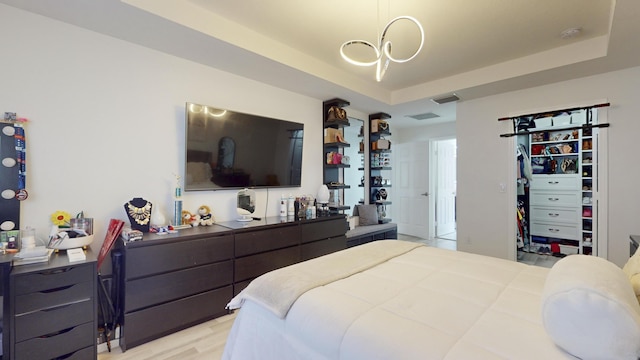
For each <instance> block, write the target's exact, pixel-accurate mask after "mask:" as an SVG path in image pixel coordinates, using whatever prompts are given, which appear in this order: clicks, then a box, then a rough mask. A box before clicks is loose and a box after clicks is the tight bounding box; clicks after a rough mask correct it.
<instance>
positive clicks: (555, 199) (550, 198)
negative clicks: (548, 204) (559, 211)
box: [548, 198, 560, 201]
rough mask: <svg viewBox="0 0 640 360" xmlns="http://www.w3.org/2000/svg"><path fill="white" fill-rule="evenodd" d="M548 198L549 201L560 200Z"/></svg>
mask: <svg viewBox="0 0 640 360" xmlns="http://www.w3.org/2000/svg"><path fill="white" fill-rule="evenodd" d="M548 199H549V201H558V200H560V199H558V198H548Z"/></svg>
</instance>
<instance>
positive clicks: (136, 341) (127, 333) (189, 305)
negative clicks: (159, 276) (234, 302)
mask: <svg viewBox="0 0 640 360" xmlns="http://www.w3.org/2000/svg"><path fill="white" fill-rule="evenodd" d="M232 288H233V287H232V286H225V287H223V288H220V289H216V290H212V291H207V292H205V293H202V294H198V295H194V296H189V297H186V298H182V299H179V300H176V301H172V302H169V303H165V304H162V305H158V306H153V307H150V308H147V309H144V310H140V311H134V312H131V313H126V314H125V315H124V327H123V328H122V336H121V338H120V346H121V347H122V348H123V350H127V349H128V348H130V347H133V346H137V345H140V344H142V343H145V342H148V341H151V340H153V339H157V338H159V337H162V336H165V335H168V334H171V333H173V332H175V331H178V330H182V329H185V328H187V327H190V326H193V325H195V324H199V323H202V322H204V321H207V320H209V319H213V318H214V317H217V316H222V315H224V314H226V313H227V310H225V307H226V306H227V303H228V302H229V300H231V298H232V297H233V295H232V293H233V289H232Z"/></svg>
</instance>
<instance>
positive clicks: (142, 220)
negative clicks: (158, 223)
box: [127, 202, 151, 225]
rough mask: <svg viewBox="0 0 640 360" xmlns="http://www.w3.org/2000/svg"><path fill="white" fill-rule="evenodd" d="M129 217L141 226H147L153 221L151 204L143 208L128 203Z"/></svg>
mask: <svg viewBox="0 0 640 360" xmlns="http://www.w3.org/2000/svg"><path fill="white" fill-rule="evenodd" d="M127 210H128V213H129V217H131V218H132V219H133V220H135V221H136V223H138V224H139V225H147V224H148V223H149V219H151V203H149V202H147V203H146V204H145V205H144V206H143V207H137V206H134V205H133V204H132V203H131V202H128V203H127Z"/></svg>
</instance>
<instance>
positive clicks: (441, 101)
mask: <svg viewBox="0 0 640 360" xmlns="http://www.w3.org/2000/svg"><path fill="white" fill-rule="evenodd" d="M458 100H460V98H459V97H458V95H456V94H455V93H454V94H451V95H447V96H444V97H441V98H438V99H431V101H433V102H434V103H436V104H438V105H442V104H446V103H448V102H453V101H458Z"/></svg>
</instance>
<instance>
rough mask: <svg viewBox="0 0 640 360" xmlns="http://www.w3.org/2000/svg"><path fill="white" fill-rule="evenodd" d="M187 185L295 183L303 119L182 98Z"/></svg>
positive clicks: (190, 187) (227, 186)
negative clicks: (183, 102)
mask: <svg viewBox="0 0 640 360" xmlns="http://www.w3.org/2000/svg"><path fill="white" fill-rule="evenodd" d="M185 123H186V129H185V134H186V141H185V144H186V151H185V157H186V163H185V174H184V189H185V191H195V190H220V189H239V188H264V187H299V186H300V185H301V178H302V141H303V138H304V136H303V135H304V124H302V123H297V122H292V121H286V120H279V119H273V118H268V117H264V116H258V115H251V114H245V113H241V112H236V111H230V110H226V109H220V108H215V107H211V106H207V105H201V104H194V103H190V102H187V103H186V121H185Z"/></svg>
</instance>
